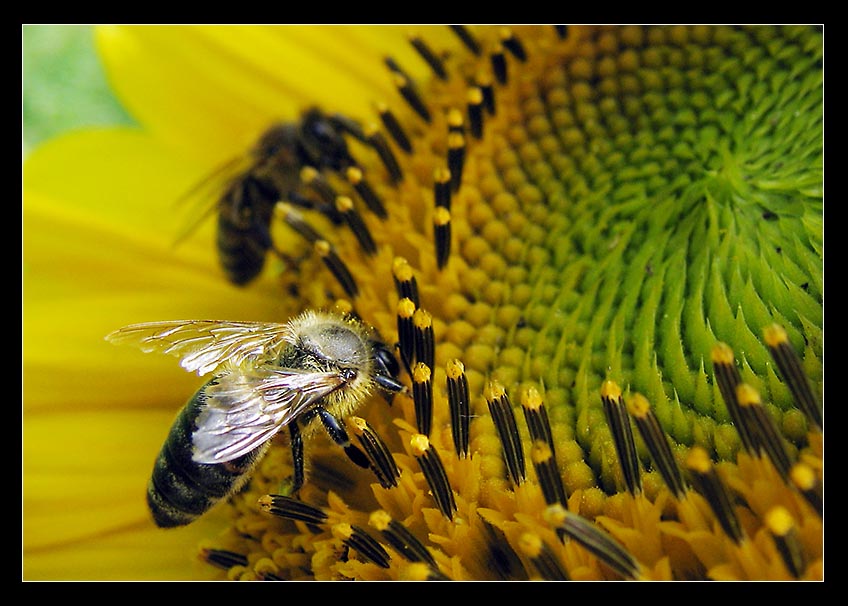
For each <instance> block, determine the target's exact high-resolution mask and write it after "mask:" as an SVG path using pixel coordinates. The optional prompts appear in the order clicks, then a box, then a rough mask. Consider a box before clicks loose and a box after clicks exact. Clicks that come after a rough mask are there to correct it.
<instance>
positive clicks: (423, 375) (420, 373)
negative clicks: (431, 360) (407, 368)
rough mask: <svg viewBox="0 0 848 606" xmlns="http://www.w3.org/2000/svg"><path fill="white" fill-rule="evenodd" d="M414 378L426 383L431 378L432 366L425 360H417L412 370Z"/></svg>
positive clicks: (416, 380)
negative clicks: (425, 362)
mask: <svg viewBox="0 0 848 606" xmlns="http://www.w3.org/2000/svg"><path fill="white" fill-rule="evenodd" d="M412 380H413V381H415V382H416V383H424V382H425V381H429V380H430V367H429V366H427V365H426V364H424V362H417V363H416V364H415V368H413V370H412Z"/></svg>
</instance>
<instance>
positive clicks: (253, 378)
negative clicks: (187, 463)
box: [192, 367, 345, 464]
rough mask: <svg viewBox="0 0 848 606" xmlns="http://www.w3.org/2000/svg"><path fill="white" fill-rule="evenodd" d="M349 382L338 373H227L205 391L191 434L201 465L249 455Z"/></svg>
mask: <svg viewBox="0 0 848 606" xmlns="http://www.w3.org/2000/svg"><path fill="white" fill-rule="evenodd" d="M344 383H345V379H344V378H343V377H342V376H341V375H339V374H338V373H320V372H307V371H298V370H293V369H285V368H282V369H281V368H269V367H261V368H257V369H253V370H249V371H246V372H233V373H230V374H226V375H223V376H221V377H219V378H218V379H216V382H214V383H212V384H210V385H209V386H208V387H207V388H206V390H205V393H206V402H205V406H204V408H203V410H202V412H201V413H200V414H199V415H198V416H197V429H196V430H195V432H194V433H193V434H192V443H193V444H194V454H193V456H192V458H193V459H194V461H195V462H197V463H210V464H211V463H224V462H226V461H231V460H233V459H235V458H237V457H240V456H242V455H245V454H247V453H249V452H251V451H253V450H255V449H256V448H258V447H259V446H261V445H262V444H263V443H265V442H266V441H267V440H269V439H271V438H272V437H273V436H274V434H276V433H277V432H278V431H279V430H280V429H281V428H283V427H285V426H286V425H288V424H289V423H291V422H293V421H294V420H295V419H296V418H297V416H298V415H300V414H301V413H303V412H304V411H306V410H308V409H309V408H310V407H311V406H312V405H314V404H315V403H317V402H318V401H319V400H321V399H322V398H324V397H326V396H327V395H329V394H330V393H332V392H333V391H335V390H336V389H338V388H339V387H341V386H342V385H343V384H344Z"/></svg>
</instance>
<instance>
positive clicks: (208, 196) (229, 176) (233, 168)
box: [173, 155, 251, 247]
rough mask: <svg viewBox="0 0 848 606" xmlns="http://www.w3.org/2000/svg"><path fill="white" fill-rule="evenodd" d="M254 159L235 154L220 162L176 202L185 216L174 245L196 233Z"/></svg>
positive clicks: (181, 214)
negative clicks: (230, 186)
mask: <svg viewBox="0 0 848 606" xmlns="http://www.w3.org/2000/svg"><path fill="white" fill-rule="evenodd" d="M250 162H251V160H250V158H249V157H247V156H246V155H243V156H235V157H233V158H230V159H229V160H227V161H225V162H223V163H222V164H220V165H218V166H217V167H215V168H214V169H212V171H211V172H210V173H208V174H207V175H205V176H204V177H203V178H202V179H201V180H200V181H198V182H197V183H195V184H194V185H193V186H192V187H191V188H190V189H189V190H188V191H186V192H185V193H184V194H183V195H181V196H180V197H179V198H178V199H177V201H176V202H175V203H174V210H175V211H177V213H178V214H179V215H180V216H181V219H180V225H179V232H178V233H177V234H176V237H175V239H174V242H173V245H174V246H175V247H176V246H179V245H180V244H181V243H182V242H183V241H185V240H186V239H188V237H189V236H190V235H191V234H193V233H194V232H195V231H196V230H197V228H198V227H199V226H200V224H201V223H203V222H204V221H205V220H206V219H208V218H209V217H210V216H211V215H212V214H213V213H214V212H215V210H216V208H218V205H219V204H220V199H221V196H222V195H223V193H224V191H226V188H227V186H228V184H229V183H230V182H231V181H232V180H233V179H235V178H237V177H238V175H239V174H241V173H243V172H245V171H247V170H249V168H250Z"/></svg>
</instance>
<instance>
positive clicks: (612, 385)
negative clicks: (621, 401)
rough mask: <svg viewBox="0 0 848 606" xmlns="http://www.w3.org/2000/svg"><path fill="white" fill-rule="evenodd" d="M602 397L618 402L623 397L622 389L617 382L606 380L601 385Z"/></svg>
mask: <svg viewBox="0 0 848 606" xmlns="http://www.w3.org/2000/svg"><path fill="white" fill-rule="evenodd" d="M601 395H602V396H603V397H605V398H609V399H610V400H617V399H618V398H620V397H621V388H620V387H619V386H618V384H617V383H616V382H615V381H610V380H606V381H604V382H603V383H602V384H601Z"/></svg>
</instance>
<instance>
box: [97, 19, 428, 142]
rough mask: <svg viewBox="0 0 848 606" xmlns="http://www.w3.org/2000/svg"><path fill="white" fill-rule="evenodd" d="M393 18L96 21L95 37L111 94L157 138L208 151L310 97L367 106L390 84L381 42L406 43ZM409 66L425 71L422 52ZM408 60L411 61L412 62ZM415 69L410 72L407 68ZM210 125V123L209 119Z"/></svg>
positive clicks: (360, 110)
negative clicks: (281, 22) (386, 22)
mask: <svg viewBox="0 0 848 606" xmlns="http://www.w3.org/2000/svg"><path fill="white" fill-rule="evenodd" d="M407 32H408V29H407V28H401V27H328V26H323V27H314V26H313V27H305V26H284V27H255V26H250V27H248V26H206V27H187V26H162V27H158V26H157V27H153V26H144V27H102V28H99V29H98V30H97V43H98V47H99V50H100V53H101V56H102V57H103V59H104V63H105V66H106V70H107V72H108V74H109V76H110V79H111V81H112V83H113V86H114V88H115V90H116V92H117V94H118V96H119V97H120V98H121V99H122V100H123V101H124V103H125V105H126V107H127V108H128V109H129V110H130V112H131V113H133V114H134V115H135V116H136V117H137V118H138V119H139V120H140V121H141V122H142V123H144V124H145V125H147V126H149V127H150V129H151V130H152V131H153V132H154V133H156V134H157V135H158V136H161V137H162V138H163V139H164V140H171V141H178V142H180V143H182V144H184V145H186V146H187V147H188V148H190V149H192V150H193V151H195V152H201V153H203V152H204V151H205V152H206V153H208V154H209V157H210V158H220V157H222V156H223V155H225V154H226V153H232V150H233V148H234V145H233V143H234V141H235V142H239V143H245V144H246V143H248V142H249V141H251V140H252V138H253V137H255V136H256V135H257V134H258V133H259V132H261V131H262V130H264V129H266V128H267V127H268V125H269V123H270V122H271V121H273V120H278V119H292V118H294V117H295V116H297V115H298V114H299V112H300V111H301V110H302V109H303V108H304V107H307V106H309V105H312V104H316V103H317V104H325V105H327V106H330V107H338V105H339V101H340V100H344V105H345V108H346V111H347V112H348V113H350V114H353V115H357V114H358V115H365V114H366V112H367V110H368V109H369V106H370V104H371V103H372V102H373V101H375V100H376V98H379V97H381V96H390V95H392V94H393V88H392V80H391V78H390V77H389V72H388V70H378V69H375V66H377V65H379V63H380V61H382V58H383V55H384V54H386V53H387V52H388V51H389V50H391V52H392V53H395V54H397V52H398V50H399V49H400V50H399V52H400V57H401V58H404V59H406V58H408V57H409V56H410V55H412V53H413V51H412V49H411V48H410V47H409V45H407V44H404V43H403V42H404V36H405V35H406V33H407ZM408 63H412V65H413V69H420V70H421V71H423V70H424V69H425V66H424V65H423V62H421V61H420V60H419V61H418V62H417V63H415V62H408ZM415 66H418V67H417V68H416V67H415ZM413 73H414V72H413ZM210 125H214V128H210Z"/></svg>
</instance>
